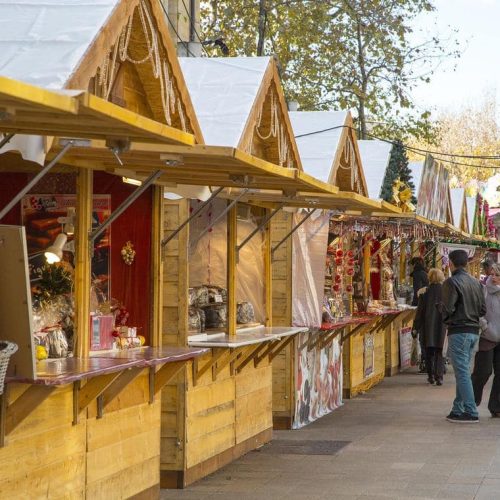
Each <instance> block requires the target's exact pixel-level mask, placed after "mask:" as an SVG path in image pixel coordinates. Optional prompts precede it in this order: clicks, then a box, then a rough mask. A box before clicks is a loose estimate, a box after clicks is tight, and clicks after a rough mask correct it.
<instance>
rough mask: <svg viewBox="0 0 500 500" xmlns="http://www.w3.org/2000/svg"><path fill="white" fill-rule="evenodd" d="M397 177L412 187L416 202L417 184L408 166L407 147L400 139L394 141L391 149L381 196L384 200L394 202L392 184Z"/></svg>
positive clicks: (414, 202) (413, 201) (413, 198)
mask: <svg viewBox="0 0 500 500" xmlns="http://www.w3.org/2000/svg"><path fill="white" fill-rule="evenodd" d="M396 179H399V180H401V181H402V182H404V183H405V184H407V185H408V186H409V187H410V188H411V191H412V193H413V197H412V203H413V204H416V202H417V200H416V199H415V184H413V181H412V174H411V170H410V167H409V166H408V156H407V154H406V149H405V147H404V145H403V143H402V142H401V141H400V140H398V141H396V142H395V143H394V146H393V147H392V150H391V157H390V159H389V165H388V166H387V170H386V172H385V177H384V181H383V183H382V189H381V191H380V197H381V198H382V199H383V200H385V201H389V202H392V186H393V184H394V181H395V180H396Z"/></svg>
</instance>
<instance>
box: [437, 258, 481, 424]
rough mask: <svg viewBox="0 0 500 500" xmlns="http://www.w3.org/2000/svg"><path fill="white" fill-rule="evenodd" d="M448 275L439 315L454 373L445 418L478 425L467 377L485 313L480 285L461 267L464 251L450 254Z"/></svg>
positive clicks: (470, 383) (465, 262)
mask: <svg viewBox="0 0 500 500" xmlns="http://www.w3.org/2000/svg"><path fill="white" fill-rule="evenodd" d="M449 257H450V270H451V272H452V275H451V277H450V278H448V279H447V280H446V281H445V282H444V284H443V302H442V309H441V310H442V313H443V320H444V322H445V323H446V325H447V326H448V356H449V358H450V361H451V364H452V366H453V370H454V372H455V382H456V397H455V400H454V401H453V407H452V410H451V412H450V414H449V415H448V416H447V419H448V420H449V421H450V422H460V423H473V422H478V421H479V417H478V413H477V406H476V402H475V399H474V390H473V388H472V380H471V375H470V362H471V359H472V354H473V353H474V350H475V348H476V345H477V343H478V340H479V318H480V317H481V316H484V315H485V313H486V304H485V300H484V294H483V289H482V286H481V284H480V283H479V281H478V280H476V279H474V278H473V277H472V276H471V275H470V274H469V273H467V271H466V270H465V268H466V267H467V263H468V255H467V252H466V251H464V250H453V252H450V255H449Z"/></svg>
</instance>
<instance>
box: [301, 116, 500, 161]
mask: <svg viewBox="0 0 500 500" xmlns="http://www.w3.org/2000/svg"><path fill="white" fill-rule="evenodd" d="M339 128H349V129H351V130H354V131H356V128H355V127H352V126H350V125H338V126H336V127H329V128H325V129H321V130H315V131H313V132H307V133H305V134H299V135H296V136H295V138H296V139H299V138H301V137H307V136H310V135H316V134H321V133H324V132H329V131H331V130H337V129H339ZM366 135H368V136H369V137H370V138H372V139H377V140H379V141H382V142H386V143H388V144H392V145H395V144H397V141H393V140H390V139H385V138H383V137H378V136H376V135H374V134H370V133H367V134H366ZM402 146H403V148H404V149H406V150H407V151H411V152H412V153H415V154H417V155H420V156H424V157H425V156H427V155H428V154H430V155H433V156H434V157H435V158H436V160H439V161H442V162H443V163H450V164H452V165H457V166H462V167H471V168H479V169H492V170H497V169H500V166H495V165H474V164H471V163H463V162H459V161H456V160H449V159H447V158H443V156H446V157H451V158H466V159H471V160H500V156H493V155H492V156H483V155H459V154H453V153H443V152H440V151H432V150H427V149H421V148H417V147H415V146H409V145H407V144H402Z"/></svg>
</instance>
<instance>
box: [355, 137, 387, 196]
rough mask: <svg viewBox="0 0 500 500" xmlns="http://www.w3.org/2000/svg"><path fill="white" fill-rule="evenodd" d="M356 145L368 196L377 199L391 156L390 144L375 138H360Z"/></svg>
mask: <svg viewBox="0 0 500 500" xmlns="http://www.w3.org/2000/svg"><path fill="white" fill-rule="evenodd" d="M358 146H359V153H360V155H361V163H362V164H363V171H364V173H365V179H366V185H367V187H368V196H369V198H372V199H379V198H380V191H381V189H382V183H383V182H384V177H385V171H386V170H387V166H388V165H389V159H390V157H391V149H392V144H389V143H387V142H384V141H377V140H373V141H366V140H362V141H358Z"/></svg>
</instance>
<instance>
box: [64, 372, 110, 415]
mask: <svg viewBox="0 0 500 500" xmlns="http://www.w3.org/2000/svg"><path fill="white" fill-rule="evenodd" d="M119 376H120V372H116V373H107V374H106V375H100V376H99V377H94V378H91V379H90V380H88V381H87V383H86V384H85V385H84V386H83V387H79V386H75V387H74V389H73V390H74V391H76V396H77V399H78V414H80V413H81V412H82V411H83V410H85V409H86V408H87V406H89V404H90V403H92V401H94V400H95V399H97V398H98V397H99V396H100V395H101V394H102V393H103V392H104V391H105V390H106V389H107V388H108V387H109V386H110V385H111V384H112V383H113V382H114V381H115V380H116V379H117V378H118V377H119Z"/></svg>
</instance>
